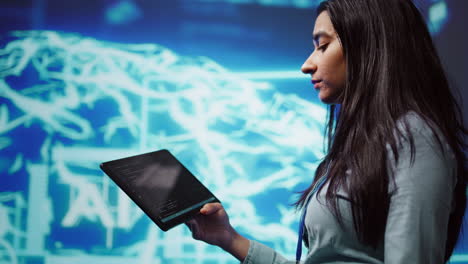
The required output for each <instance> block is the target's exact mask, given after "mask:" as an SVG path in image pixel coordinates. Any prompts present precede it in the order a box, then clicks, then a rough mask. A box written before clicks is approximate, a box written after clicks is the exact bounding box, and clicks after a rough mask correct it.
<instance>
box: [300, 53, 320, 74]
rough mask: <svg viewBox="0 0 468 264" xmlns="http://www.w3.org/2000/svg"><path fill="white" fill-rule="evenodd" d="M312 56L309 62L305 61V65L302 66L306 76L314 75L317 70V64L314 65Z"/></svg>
mask: <svg viewBox="0 0 468 264" xmlns="http://www.w3.org/2000/svg"><path fill="white" fill-rule="evenodd" d="M312 55H313V54H310V56H309V57H308V58H307V60H306V61H304V64H302V67H301V71H302V72H303V73H305V74H313V73H314V72H315V71H316V70H317V64H315V63H314V61H313V58H312Z"/></svg>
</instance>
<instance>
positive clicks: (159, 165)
mask: <svg viewBox="0 0 468 264" xmlns="http://www.w3.org/2000/svg"><path fill="white" fill-rule="evenodd" d="M101 168H102V169H103V170H104V172H106V174H107V175H108V176H109V177H110V178H112V179H113V180H114V182H116V183H117V185H119V187H120V188H121V189H122V190H124V191H125V192H126V193H127V195H128V196H130V198H131V199H132V200H133V201H134V202H135V203H136V204H137V205H138V206H139V207H140V208H141V209H143V211H144V212H145V213H146V214H147V215H148V216H149V217H150V218H151V219H152V220H153V221H154V222H155V223H156V224H157V225H158V226H159V227H160V228H161V229H163V230H164V231H166V230H168V229H169V228H171V227H174V226H176V225H178V224H180V223H183V222H184V221H186V220H187V219H188V218H190V217H192V216H193V215H195V214H197V213H198V211H199V209H200V208H201V207H202V206H203V205H204V204H206V203H209V202H218V199H217V198H216V197H215V196H214V195H213V194H212V193H211V192H210V191H209V190H208V189H207V188H206V187H205V186H204V185H203V184H202V183H201V182H200V181H198V180H197V179H196V178H195V176H194V175H193V174H192V173H190V171H189V170H187V169H186V168H185V167H184V166H183V165H182V164H181V163H180V162H179V161H178V160H177V159H176V158H175V157H174V156H173V155H172V154H171V153H170V152H169V151H167V150H159V151H155V152H151V153H146V154H142V155H138V156H132V157H127V158H124V159H119V160H114V161H109V162H105V163H102V164H101Z"/></svg>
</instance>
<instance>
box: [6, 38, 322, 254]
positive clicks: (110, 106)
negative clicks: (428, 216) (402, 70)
mask: <svg viewBox="0 0 468 264" xmlns="http://www.w3.org/2000/svg"><path fill="white" fill-rule="evenodd" d="M13 36H14V38H15V39H14V40H12V41H11V42H9V43H8V44H7V45H6V46H5V47H4V48H3V49H1V50H0V53H1V79H0V96H1V105H0V123H1V126H0V127H1V130H0V133H1V134H0V135H1V138H0V142H1V148H2V152H3V153H7V154H8V156H4V155H3V154H2V160H1V162H2V164H1V170H2V171H1V173H2V183H3V182H5V183H7V188H8V189H9V191H3V192H1V193H0V222H1V225H0V227H1V229H0V231H1V232H0V235H1V236H0V238H1V240H0V246H1V248H2V250H1V251H0V253H1V254H2V255H1V256H0V257H1V258H0V260H1V262H0V263H29V262H27V261H32V259H33V260H34V259H35V260H37V259H40V261H41V262H40V263H83V262H89V263H187V261H190V262H191V263H235V260H234V259H233V258H232V257H231V256H229V255H228V254H226V253H224V252H221V251H220V250H217V249H216V248H214V247H212V246H209V245H206V244H204V243H201V242H197V241H195V240H193V239H192V238H191V235H190V234H189V232H188V230H187V229H186V228H185V227H184V226H181V227H177V228H175V229H172V230H170V231H169V232H167V233H164V232H162V231H160V230H159V229H158V228H157V227H156V226H155V225H154V224H153V223H152V222H150V221H149V220H148V218H147V217H146V216H145V215H144V214H143V213H142V212H141V210H140V209H138V208H137V207H136V206H135V205H134V204H133V203H132V202H131V201H130V200H129V198H128V197H127V196H126V195H125V194H124V193H122V192H121V191H119V190H118V188H117V187H116V186H115V184H114V183H113V182H111V181H110V180H109V179H107V177H106V176H104V175H103V173H102V172H100V171H99V169H98V168H99V163H100V162H103V161H107V160H110V159H114V158H119V157H124V156H127V155H130V154H137V153H143V152H146V151H152V150H155V149H160V148H166V149H169V150H171V151H172V152H173V153H174V154H175V155H176V156H178V157H179V158H180V159H181V160H182V161H183V162H184V163H185V164H186V165H187V167H189V168H190V169H191V170H192V171H193V172H194V173H195V175H198V177H199V179H200V180H201V181H202V182H203V183H204V184H205V185H207V186H208V187H209V188H210V189H211V190H212V191H213V192H214V193H215V194H216V195H217V196H218V197H219V198H220V199H221V200H222V201H223V203H224V205H225V207H226V208H227V210H228V211H229V214H230V217H231V222H232V224H233V225H235V226H238V227H239V229H240V230H241V232H244V233H246V234H248V235H250V236H252V237H256V238H259V239H263V240H266V241H270V242H271V243H272V245H273V246H274V247H275V248H276V249H278V250H279V251H281V252H283V253H285V254H286V255H287V254H290V253H291V252H292V251H293V247H294V246H295V240H296V231H295V230H296V227H295V225H296V224H297V223H296V221H297V217H296V216H297V215H296V213H295V212H294V209H293V207H291V206H289V205H288V203H290V202H292V200H291V199H288V196H290V194H291V193H292V192H293V191H298V190H299V189H298V187H299V186H301V183H306V182H307V181H310V179H311V175H313V174H312V172H313V170H314V168H315V167H316V162H317V161H318V159H319V158H320V157H322V156H323V153H322V149H323V148H322V142H323V138H322V132H323V127H322V126H323V124H324V118H325V116H326V113H325V110H324V108H323V107H322V106H318V105H315V104H313V103H310V102H308V101H306V100H304V99H301V98H299V97H298V96H296V95H292V94H285V93H280V92H278V91H277V90H275V87H274V86H273V85H272V84H271V83H269V82H259V81H255V82H254V81H250V80H247V79H242V78H240V77H238V76H237V75H236V74H235V73H231V72H229V71H227V70H225V69H223V68H222V67H221V66H220V65H218V64H216V63H215V62H214V61H211V60H209V59H207V58H190V57H181V56H178V55H177V54H175V53H174V52H171V51H170V50H169V49H166V48H164V47H161V46H157V45H120V44H115V43H108V42H100V41H98V40H95V39H91V38H86V37H82V36H79V35H76V34H65V33H57V32H52V31H22V32H13ZM22 76H23V77H24V76H28V81H24V80H23V79H22V78H21V77H22ZM34 146H37V147H34ZM21 184H22V185H21ZM4 188H5V187H3V188H2V189H4ZM266 190H268V192H269V193H276V194H277V198H276V199H275V198H274V196H271V195H266V194H265V192H266ZM260 212H269V213H268V214H269V215H275V214H276V215H282V217H281V218H278V217H270V218H268V217H262V214H261V213H260ZM272 212H273V213H272ZM268 214H264V215H268ZM278 220H279V221H278ZM272 230H274V232H272Z"/></svg>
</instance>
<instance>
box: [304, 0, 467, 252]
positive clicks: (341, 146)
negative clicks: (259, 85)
mask: <svg viewBox="0 0 468 264" xmlns="http://www.w3.org/2000/svg"><path fill="white" fill-rule="evenodd" d="M323 11H326V12H328V14H329V16H330V19H331V22H332V24H333V26H334V28H335V30H336V32H337V34H338V37H339V40H340V42H341V45H342V47H343V52H344V55H345V59H346V71H347V72H346V73H347V79H346V84H345V88H344V90H343V93H342V97H341V104H340V107H339V108H340V110H339V114H338V115H337V113H336V111H337V106H335V105H331V106H329V113H328V125H327V137H328V152H327V155H326V156H325V158H324V160H323V161H322V162H321V164H320V165H319V166H318V168H317V170H316V173H315V178H314V181H313V183H312V184H311V186H310V187H309V188H307V189H306V190H305V191H304V192H302V195H301V197H300V199H299V200H298V201H297V202H296V205H297V206H298V207H302V206H304V204H305V199H306V197H307V194H308V193H309V192H310V191H311V189H312V185H313V184H314V183H315V182H316V181H317V180H318V179H319V178H320V177H323V175H324V173H325V170H326V169H327V167H328V164H330V166H329V167H328V170H329V171H328V175H330V176H329V178H328V182H329V187H328V191H327V193H326V195H325V199H326V202H327V205H328V207H329V208H330V209H331V210H332V212H333V213H334V215H335V216H336V217H337V218H338V220H339V222H340V223H342V217H341V214H340V211H339V210H338V204H337V198H336V197H337V196H336V194H337V191H338V190H339V189H340V188H344V190H345V191H346V192H347V193H348V195H349V198H350V201H351V208H352V216H353V222H354V228H355V231H356V233H357V234H358V237H359V239H360V241H361V242H363V243H365V244H367V245H371V246H374V247H377V245H378V244H379V242H381V241H382V239H383V236H384V232H385V225H386V219H387V215H388V210H389V205H390V194H389V193H388V190H389V187H388V186H389V184H390V183H391V182H392V180H393V178H392V174H391V173H389V172H388V169H389V168H388V166H387V162H388V159H389V154H392V155H393V156H394V158H395V160H396V161H398V148H397V144H398V142H397V139H396V138H395V136H394V135H395V129H396V123H397V120H399V119H400V118H401V117H402V116H404V115H405V114H407V113H409V112H415V113H416V114H418V115H419V116H420V117H422V118H423V119H425V121H426V123H427V124H428V125H429V126H430V127H431V129H432V131H433V132H434V134H435V135H436V137H437V140H438V141H439V143H440V144H439V145H440V147H442V143H441V138H439V137H438V135H440V136H441V137H443V139H444V140H445V141H446V142H447V143H448V144H449V146H450V147H451V149H452V151H453V153H454V154H455V157H456V161H457V166H458V167H457V185H456V187H455V194H454V199H456V208H455V211H454V212H453V213H452V214H451V215H450V219H449V226H448V238H447V241H446V255H445V258H446V260H448V258H449V257H450V255H451V254H452V252H453V248H454V246H455V244H456V242H457V240H458V234H459V232H460V228H461V224H462V219H463V215H464V212H465V207H466V194H465V190H466V183H467V169H466V168H465V161H466V158H465V154H464V149H466V145H465V143H464V141H463V140H464V136H465V135H466V134H467V130H466V129H465V128H464V126H463V118H462V112H461V110H460V107H459V105H458V104H457V102H456V100H455V98H454V96H453V95H452V93H451V91H450V89H449V84H448V81H447V78H446V75H445V73H444V70H443V68H442V66H441V62H440V59H439V57H438V55H437V52H436V50H435V48H434V45H433V42H432V39H431V36H430V34H429V32H428V30H427V26H426V24H425V22H424V18H423V17H422V15H421V14H420V13H419V11H418V9H417V8H416V7H415V6H414V4H413V3H412V2H411V1H410V0H329V1H325V2H322V3H321V4H320V5H319V7H318V9H317V15H318V14H320V13H321V12H323ZM405 127H406V131H404V132H405V134H409V136H408V138H409V142H410V149H411V156H412V158H413V157H414V142H413V137H412V135H411V132H410V131H409V128H408V124H406V126H405ZM436 131H441V132H440V133H436ZM398 132H400V131H399V130H398ZM402 134H403V132H400V135H401V136H402ZM387 144H388V145H389V146H390V148H391V151H392V153H388V151H387V148H386V145H387ZM331 161H332V162H331ZM347 170H351V171H352V175H349V174H347V173H346V171H347Z"/></svg>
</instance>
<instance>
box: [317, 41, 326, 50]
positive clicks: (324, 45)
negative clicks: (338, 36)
mask: <svg viewBox="0 0 468 264" xmlns="http://www.w3.org/2000/svg"><path fill="white" fill-rule="evenodd" d="M327 47H328V43H327V44H323V45H321V46H319V47H318V50H321V51H325V50H326V49H327Z"/></svg>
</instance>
